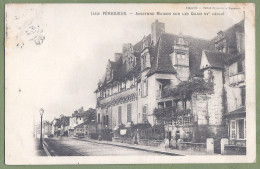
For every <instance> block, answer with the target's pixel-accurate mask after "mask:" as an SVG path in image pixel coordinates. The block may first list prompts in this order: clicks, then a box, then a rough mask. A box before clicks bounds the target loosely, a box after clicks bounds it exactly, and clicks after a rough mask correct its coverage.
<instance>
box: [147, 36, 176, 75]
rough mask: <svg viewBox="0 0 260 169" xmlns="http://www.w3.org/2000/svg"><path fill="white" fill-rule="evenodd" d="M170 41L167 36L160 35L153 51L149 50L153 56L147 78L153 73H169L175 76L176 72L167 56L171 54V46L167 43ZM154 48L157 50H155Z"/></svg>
mask: <svg viewBox="0 0 260 169" xmlns="http://www.w3.org/2000/svg"><path fill="white" fill-rule="evenodd" d="M170 41H171V39H170V38H169V36H167V34H162V35H161V36H160V39H159V43H158V44H157V45H156V46H158V47H155V49H150V50H149V51H152V53H153V55H154V56H155V57H154V59H153V61H152V65H151V69H150V71H149V72H148V73H147V76H150V75H152V74H154V73H171V74H175V73H176V70H175V69H174V68H173V66H172V63H171V60H170V57H169V54H170V53H172V45H171V44H170V43H169V42H170ZM156 48H158V49H157V50H156Z"/></svg>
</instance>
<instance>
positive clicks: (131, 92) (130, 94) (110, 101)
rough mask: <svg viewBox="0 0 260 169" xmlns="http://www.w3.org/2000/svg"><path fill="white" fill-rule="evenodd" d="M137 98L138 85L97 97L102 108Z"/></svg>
mask: <svg viewBox="0 0 260 169" xmlns="http://www.w3.org/2000/svg"><path fill="white" fill-rule="evenodd" d="M135 99H137V87H136V86H132V87H130V88H128V89H125V90H122V91H120V92H118V93H115V94H112V95H110V96H107V97H102V98H101V97H99V98H97V101H98V103H99V104H98V106H100V107H101V108H105V107H109V106H114V105H118V104H122V103H126V102H130V101H133V100H135Z"/></svg>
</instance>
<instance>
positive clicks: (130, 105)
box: [127, 103, 132, 122]
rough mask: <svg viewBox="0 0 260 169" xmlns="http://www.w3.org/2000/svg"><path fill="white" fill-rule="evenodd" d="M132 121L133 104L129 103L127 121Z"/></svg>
mask: <svg viewBox="0 0 260 169" xmlns="http://www.w3.org/2000/svg"><path fill="white" fill-rule="evenodd" d="M131 121H132V104H131V103H130V104H128V105H127V122H131Z"/></svg>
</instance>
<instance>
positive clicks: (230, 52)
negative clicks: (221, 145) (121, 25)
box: [95, 20, 246, 145]
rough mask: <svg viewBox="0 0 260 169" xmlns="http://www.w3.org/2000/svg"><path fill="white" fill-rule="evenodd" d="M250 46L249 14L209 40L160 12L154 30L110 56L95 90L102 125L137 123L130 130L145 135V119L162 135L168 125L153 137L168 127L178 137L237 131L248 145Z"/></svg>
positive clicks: (236, 135) (198, 138)
mask: <svg viewBox="0 0 260 169" xmlns="http://www.w3.org/2000/svg"><path fill="white" fill-rule="evenodd" d="M244 51H245V48H244V21H241V22H239V23H237V24H235V25H233V26H232V27H230V28H229V29H228V30H226V31H220V32H219V33H218V34H217V36H216V37H215V38H213V39H212V40H203V39H199V38H193V37H191V36H185V35H183V34H181V33H180V34H179V35H174V34H170V33H166V32H165V24H164V23H161V22H159V21H158V20H156V21H155V22H154V23H152V25H151V34H149V35H148V36H145V37H143V39H142V40H141V41H139V42H138V43H137V44H135V45H132V44H130V43H129V44H123V48H122V53H116V54H115V60H114V61H111V60H108V63H107V68H106V72H105V73H104V76H103V77H102V79H101V80H100V81H99V83H98V87H97V90H96V91H95V93H96V96H97V122H98V129H99V130H100V133H102V132H101V130H104V129H110V130H111V131H110V132H111V133H114V135H113V137H118V135H116V134H115V133H117V132H116V131H118V130H120V128H124V129H129V128H131V129H129V131H130V134H127V133H126V134H125V133H124V134H125V135H127V136H128V137H130V138H136V137H137V138H140V137H143V136H141V135H142V129H143V128H144V126H149V125H150V126H151V127H150V128H152V130H150V133H152V135H154V134H155V135H156V131H157V129H156V127H155V126H160V125H161V126H164V129H163V130H161V131H157V136H155V137H151V138H152V139H162V138H161V135H160V132H162V131H163V132H164V135H163V136H164V137H165V138H167V139H168V140H170V141H171V140H172V141H177V140H178V139H182V140H186V141H194V142H205V141H206V139H207V138H214V140H219V139H221V138H229V139H230V144H232V141H231V140H233V143H234V144H237V143H238V142H239V141H238V140H242V141H240V142H239V144H242V145H245V135H246V134H245V120H246V111H245V73H244V72H245V71H244V70H245V52H244ZM208 84H211V85H212V86H211V90H208V88H207V85H208ZM203 86H205V87H204V88H203ZM209 86H210V85H209ZM206 89H207V90H206ZM167 112H170V115H169V113H168V114H167ZM165 117H166V118H165ZM146 124H149V125H146ZM122 126H123V127H122ZM138 126H139V127H140V126H143V127H141V128H138ZM138 129H139V130H138ZM127 131H128V130H127ZM158 132H159V133H158ZM124 134H122V133H120V132H119V136H120V135H121V136H122V135H124ZM145 134H146V136H144V137H146V138H150V137H148V135H149V133H148V134H147V133H146V132H145ZM163 139H164V138H163Z"/></svg>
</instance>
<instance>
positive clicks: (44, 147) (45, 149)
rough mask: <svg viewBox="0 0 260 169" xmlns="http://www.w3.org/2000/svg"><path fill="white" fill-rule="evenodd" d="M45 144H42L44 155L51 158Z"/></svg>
mask: <svg viewBox="0 0 260 169" xmlns="http://www.w3.org/2000/svg"><path fill="white" fill-rule="evenodd" d="M45 144H46V142H45V141H44V143H43V144H42V145H43V149H44V151H45V153H46V154H47V156H51V154H50V152H49V151H48V149H47V148H46V146H45Z"/></svg>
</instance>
